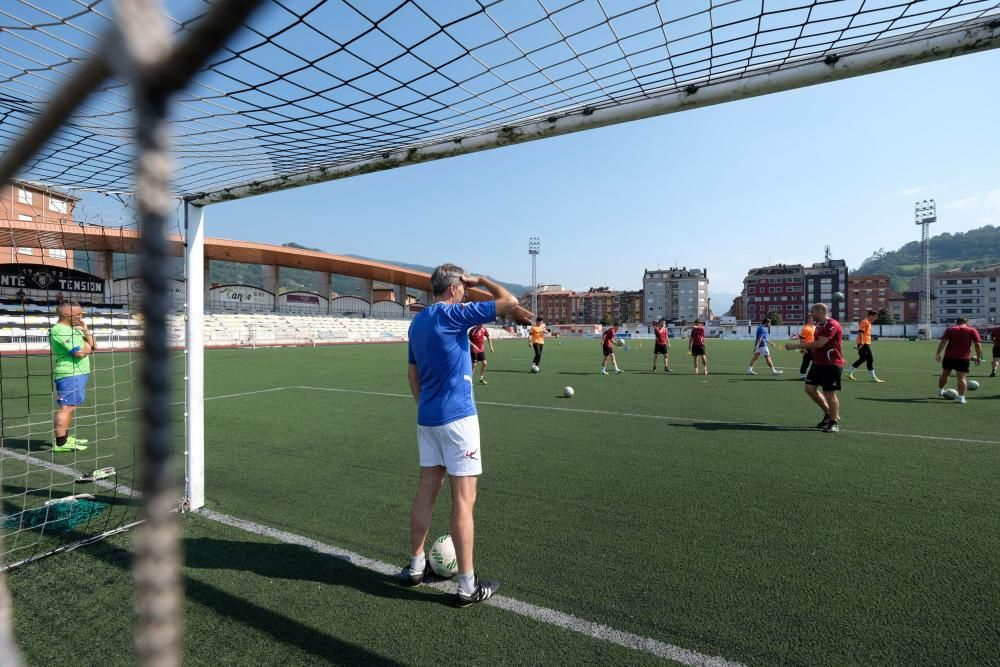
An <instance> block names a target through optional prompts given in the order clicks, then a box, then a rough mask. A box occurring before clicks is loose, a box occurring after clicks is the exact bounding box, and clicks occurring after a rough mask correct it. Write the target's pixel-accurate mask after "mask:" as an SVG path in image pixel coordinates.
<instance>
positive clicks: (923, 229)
mask: <svg viewBox="0 0 1000 667" xmlns="http://www.w3.org/2000/svg"><path fill="white" fill-rule="evenodd" d="M913 216H914V218H915V219H916V223H917V224H918V225H920V280H921V283H922V284H921V287H920V324H922V325H923V326H925V327H926V330H927V335H928V336H929V335H930V331H931V319H933V318H932V317H931V239H930V231H931V230H930V226H931V223H933V222H937V205H936V204H935V203H934V200H933V199H925V200H924V201H918V202H917V203H916V206H915V209H914V214H913Z"/></svg>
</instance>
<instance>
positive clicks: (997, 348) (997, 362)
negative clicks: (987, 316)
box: [990, 327, 1000, 378]
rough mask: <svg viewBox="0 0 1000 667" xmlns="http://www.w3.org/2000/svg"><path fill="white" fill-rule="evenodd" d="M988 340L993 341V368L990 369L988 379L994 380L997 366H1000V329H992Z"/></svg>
mask: <svg viewBox="0 0 1000 667" xmlns="http://www.w3.org/2000/svg"><path fill="white" fill-rule="evenodd" d="M990 338H991V339H992V340H993V366H992V367H991V368H990V377H991V378H995V377H996V376H997V366H1000V327H996V328H995V329H993V331H992V332H991V333H990Z"/></svg>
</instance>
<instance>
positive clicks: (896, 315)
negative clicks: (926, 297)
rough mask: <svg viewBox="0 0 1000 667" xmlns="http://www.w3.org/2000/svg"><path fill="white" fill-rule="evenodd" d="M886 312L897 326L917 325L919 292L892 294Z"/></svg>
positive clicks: (918, 318)
mask: <svg viewBox="0 0 1000 667" xmlns="http://www.w3.org/2000/svg"><path fill="white" fill-rule="evenodd" d="M888 310H889V313H890V314H892V319H893V320H895V321H896V323H897V324H917V323H918V322H919V320H920V292H892V294H890V296H889V298H888Z"/></svg>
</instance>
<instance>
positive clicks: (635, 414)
mask: <svg viewBox="0 0 1000 667" xmlns="http://www.w3.org/2000/svg"><path fill="white" fill-rule="evenodd" d="M295 389H306V390H309V391H333V392H340V393H345V394H365V395H369V396H387V397H392V398H409V399H410V400H413V397H412V396H411V395H410V394H393V393H388V392H382V391H363V390H361V389H339V388H334V387H295ZM476 405H492V406H496V407H501V408H518V409H522V410H550V411H553V412H569V413H576V414H589V415H607V416H609V417H630V418H636V419H656V420H660V421H667V422H681V423H688V424H725V425H727V426H755V427H761V426H764V427H767V428H772V429H775V430H778V431H796V432H799V431H805V430H812V429H809V428H807V427H805V426H788V425H782V424H768V423H765V422H733V421H724V420H722V419H696V418H693V417H669V416H666V415H647V414H641V413H638V412H613V411H611V410H587V409H584V408H561V407H558V406H554V405H525V404H522V403H497V402H494V401H476ZM840 433H841V435H864V436H879V437H884V438H912V439H914V440H939V441H943V442H965V443H972V444H977V445H1000V440H973V439H971V438H952V437H948V436H943V435H919V434H914V433H883V432H881V431H855V430H853V429H849V430H846V431H841V432H840ZM835 437H836V436H835Z"/></svg>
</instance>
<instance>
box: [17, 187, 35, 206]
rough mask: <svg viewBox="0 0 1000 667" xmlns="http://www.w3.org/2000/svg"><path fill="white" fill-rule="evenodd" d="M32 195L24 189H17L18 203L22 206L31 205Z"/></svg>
mask: <svg viewBox="0 0 1000 667" xmlns="http://www.w3.org/2000/svg"><path fill="white" fill-rule="evenodd" d="M31 199H32V193H31V191H30V190H25V189H24V188H18V189H17V201H19V202H21V203H22V204H29V205H30V204H31Z"/></svg>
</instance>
